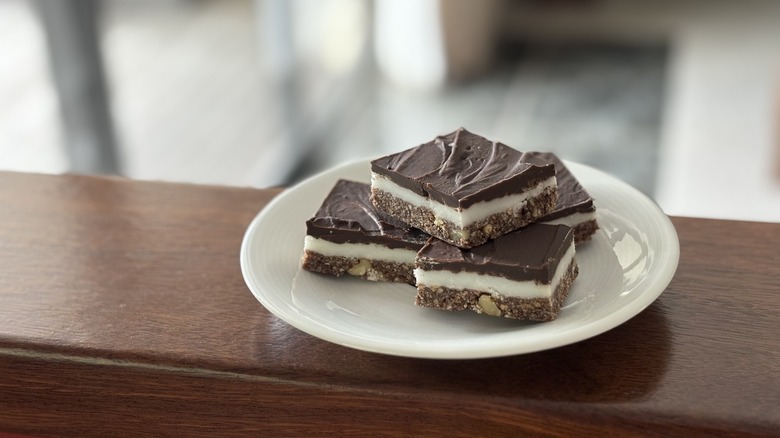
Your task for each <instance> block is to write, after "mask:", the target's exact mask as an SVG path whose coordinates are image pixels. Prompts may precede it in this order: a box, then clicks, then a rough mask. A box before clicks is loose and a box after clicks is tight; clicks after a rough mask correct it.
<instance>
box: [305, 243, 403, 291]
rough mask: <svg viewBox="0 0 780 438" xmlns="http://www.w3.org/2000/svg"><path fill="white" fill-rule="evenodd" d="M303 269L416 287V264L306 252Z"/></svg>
mask: <svg viewBox="0 0 780 438" xmlns="http://www.w3.org/2000/svg"><path fill="white" fill-rule="evenodd" d="M301 267H302V268H303V269H305V270H307V271H310V272H317V273H320V274H326V275H333V276H336V277H340V276H342V275H350V276H353V277H358V278H363V279H366V280H371V281H389V282H395V283H407V284H411V285H412V286H414V284H415V279H414V264H411V263H395V262H388V261H384V260H370V259H363V258H357V257H341V256H326V255H322V254H320V253H317V252H314V251H308V250H307V251H304V253H303V258H302V260H301Z"/></svg>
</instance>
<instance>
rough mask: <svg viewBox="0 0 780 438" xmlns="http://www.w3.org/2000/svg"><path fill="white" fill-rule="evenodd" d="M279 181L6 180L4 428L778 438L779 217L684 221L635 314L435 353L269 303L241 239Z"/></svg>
mask: <svg viewBox="0 0 780 438" xmlns="http://www.w3.org/2000/svg"><path fill="white" fill-rule="evenodd" d="M277 193H279V190H254V189H239V188H224V187H205V186H193V185H179V184H167V183H150V182H137V181H128V180H123V179H109V178H96V177H84V176H71V175H66V176H42V175H29V174H17V173H0V264H1V265H0V266H2V269H1V270H0V431H6V432H13V433H19V434H24V435H35V436H47V435H60V434H65V435H78V436H106V435H120V436H135V435H137V434H139V433H141V432H144V433H147V434H150V435H155V436H159V435H177V436H200V435H202V436H215V435H218V436H222V435H231V434H235V435H246V434H249V435H262V436H279V435H294V436H303V435H309V434H319V435H326V434H332V435H336V436H345V435H356V436H367V435H374V434H377V435H408V434H415V435H416V434H422V433H425V434H433V433H438V434H443V435H449V436H458V435H460V436H469V437H474V436H485V435H497V436H506V435H509V436H516V435H520V434H523V433H526V434H527V433H538V434H545V435H557V436H571V435H597V436H603V435H604V434H605V433H611V434H614V435H620V436H624V435H634V434H642V435H644V434H663V435H670V436H691V434H696V435H709V434H741V435H773V434H774V435H777V434H780V340H779V339H780V336H778V335H780V224H766V223H749V222H730V221H719V220H703V219H691V218H673V221H674V224H675V226H676V227H677V231H678V233H679V237H680V246H681V257H680V265H679V268H678V271H677V274H676V276H675V278H674V280H673V281H672V283H671V284H670V285H669V287H668V289H667V290H666V292H665V293H664V294H663V295H661V297H660V298H659V299H658V300H657V301H656V302H655V303H654V304H652V305H651V306H650V307H648V308H647V309H646V310H645V311H644V312H642V313H641V314H639V315H638V316H637V317H635V318H633V319H632V320H630V321H628V322H627V323H625V324H623V325H622V326H620V327H617V328H615V329H613V330H611V331H609V332H607V333H605V334H603V335H600V336H597V337H595V338H593V339H590V340H587V341H583V342H580V343H577V344H574V345H570V346H567V347H562V348H558V349H554V350H551V351H545V352H541V353H535V354H527V355H521V356H514V357H505V358H496V359H485V360H464V361H439V360H420V359H409V358H400V357H391V356H384V355H379V354H372V353H366V352H361V351H356V350H351V349H348V348H345V347H340V346H337V345H333V344H330V343H327V342H324V341H321V340H319V339H317V338H314V337H312V336H309V335H306V334H304V333H302V332H300V331H298V330H296V329H294V328H292V327H290V326H288V325H287V324H285V323H284V322H282V321H281V320H279V319H277V318H276V317H274V316H273V315H271V314H270V313H269V312H267V311H266V310H265V309H264V308H263V307H262V306H261V305H260V304H259V303H258V302H257V301H256V300H255V298H254V297H253V296H252V295H251V294H250V292H249V290H248V289H247V287H246V286H245V284H244V281H243V279H242V277H241V272H240V269H239V259H238V257H239V246H240V242H241V239H242V236H243V233H244V230H245V229H246V227H247V225H248V224H249V222H250V220H251V219H252V218H253V217H254V216H255V214H256V213H257V212H258V211H259V210H260V209H261V208H262V207H263V206H264V205H265V204H266V203H267V202H268V201H269V200H270V199H271V198H272V197H273V196H274V195H275V194H277ZM291 244H298V243H296V242H291Z"/></svg>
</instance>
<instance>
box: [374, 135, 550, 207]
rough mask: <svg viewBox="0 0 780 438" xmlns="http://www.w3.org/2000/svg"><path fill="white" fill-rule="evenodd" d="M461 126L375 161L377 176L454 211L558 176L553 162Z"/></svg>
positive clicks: (516, 191)
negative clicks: (526, 156) (526, 157)
mask: <svg viewBox="0 0 780 438" xmlns="http://www.w3.org/2000/svg"><path fill="white" fill-rule="evenodd" d="M523 155H524V154H523V153H521V152H518V151H516V150H514V149H512V148H510V147H509V146H507V145H505V144H502V143H499V142H493V141H490V140H488V139H486V138H484V137H481V136H479V135H476V134H472V133H471V132H469V131H467V130H465V129H463V128H460V129H458V130H457V131H455V132H452V133H450V134H447V135H444V136H440V137H436V138H435V139H434V140H432V141H430V142H428V143H424V144H421V145H419V146H417V147H414V148H411V149H408V150H406V151H403V152H399V153H396V154H393V155H388V156H385V157H382V158H378V159H376V160H374V161H372V162H371V170H372V171H373V172H374V173H377V174H380V175H384V176H386V177H388V178H390V180H391V181H393V182H394V183H396V184H398V185H400V186H402V187H405V188H407V189H409V190H411V191H413V192H415V193H417V194H418V195H420V196H426V197H430V198H431V199H433V200H435V201H437V202H440V203H442V204H445V205H448V206H451V207H461V208H466V207H469V206H471V205H473V204H475V203H477V202H480V201H486V200H490V199H494V198H499V197H502V196H507V195H510V194H514V193H518V192H520V191H522V190H524V189H526V188H530V187H532V186H534V185H536V184H538V183H539V182H541V181H543V180H545V179H547V178H550V177H552V176H554V175H555V169H554V167H553V165H552V164H549V163H547V164H538V163H534V162H530V161H529V160H523V159H522V157H523Z"/></svg>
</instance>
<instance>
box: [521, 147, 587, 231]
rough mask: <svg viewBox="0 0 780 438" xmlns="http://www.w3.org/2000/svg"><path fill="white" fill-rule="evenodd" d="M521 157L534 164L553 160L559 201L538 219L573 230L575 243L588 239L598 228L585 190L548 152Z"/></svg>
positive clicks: (563, 165)
mask: <svg viewBox="0 0 780 438" xmlns="http://www.w3.org/2000/svg"><path fill="white" fill-rule="evenodd" d="M523 160H524V161H527V162H529V163H534V164H539V165H542V164H545V163H552V164H553V165H554V166H555V179H556V180H557V181H558V203H557V204H556V206H555V209H554V210H553V211H552V212H551V213H548V214H546V215H545V216H544V217H542V218H540V219H539V220H538V222H543V223H546V224H552V225H557V224H563V225H567V226H569V227H572V228H573V229H574V243H575V244H577V245H579V244H580V243H583V242H586V241H588V240H590V238H591V236H593V234H595V233H596V230H598V229H599V225H598V222H597V221H596V206H595V205H594V204H593V198H592V197H591V196H590V194H589V193H588V191H587V190H585V188H584V187H582V185H581V184H580V183H579V181H577V178H575V177H574V175H573V174H572V173H571V172H570V171H569V169H568V168H567V167H566V165H565V164H563V162H562V161H561V160H560V159H559V158H558V157H557V156H556V155H555V154H552V153H549V152H527V153H526V154H524V155H523Z"/></svg>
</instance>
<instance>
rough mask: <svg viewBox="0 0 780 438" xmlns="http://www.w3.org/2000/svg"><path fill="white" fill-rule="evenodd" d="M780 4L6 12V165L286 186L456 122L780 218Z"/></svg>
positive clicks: (194, 2)
mask: <svg viewBox="0 0 780 438" xmlns="http://www.w3.org/2000/svg"><path fill="white" fill-rule="evenodd" d="M779 85H780V2H776V1H771V0H763V1H760V0H745V1H733V0H732V1H723V0H713V1H706V0H687V1H672V0H660V1H656V2H646V1H640V0H484V1H472V0H373V1H372V0H254V1H253V0H146V1H133V2H127V1H119V0H37V1H35V0H0V170H12V171H24V172H43V173H62V172H76V173H97V174H118V175H122V176H126V177H129V178H134V179H144V180H164V181H175V182H186V183H205V184H220V185H233V186H251V187H268V186H278V185H290V184H294V183H295V182H296V181H299V180H301V179H302V178H305V177H307V176H310V175H312V174H314V173H316V172H319V171H321V170H323V169H326V168H328V167H331V166H333V165H335V164H338V163H341V162H344V161H347V160H353V159H357V158H364V157H373V156H377V155H382V154H387V153H391V152H395V151H399V150H402V149H406V148H409V147H412V146H415V145H417V144H420V143H423V142H426V141H428V140H430V139H432V138H433V137H435V136H436V135H439V134H444V133H447V132H450V131H453V130H454V129H456V128H458V127H461V126H463V127H466V128H467V129H469V130H471V131H473V132H476V133H478V134H481V135H483V136H486V137H488V138H490V139H494V140H499V141H502V142H503V143H506V144H508V145H510V146H513V147H515V148H516V149H520V150H544V151H553V152H556V153H557V154H558V155H559V156H561V157H562V158H564V159H569V160H573V161H578V162H582V163H585V164H589V165H591V166H594V167H596V168H599V169H602V170H604V171H606V172H608V173H610V174H613V175H615V176H617V177H618V178H620V179H622V180H624V181H626V182H628V183H629V184H631V185H633V186H635V187H636V188H638V189H639V190H641V191H642V192H644V193H646V194H647V195H649V196H651V197H652V198H653V199H655V200H656V202H658V203H659V205H660V206H661V207H662V208H663V209H664V210H665V211H666V212H667V213H668V214H672V215H684V216H699V217H716V218H730V219H747V220H759V221H780V141H778V138H779V137H780V87H778V86H779Z"/></svg>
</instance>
